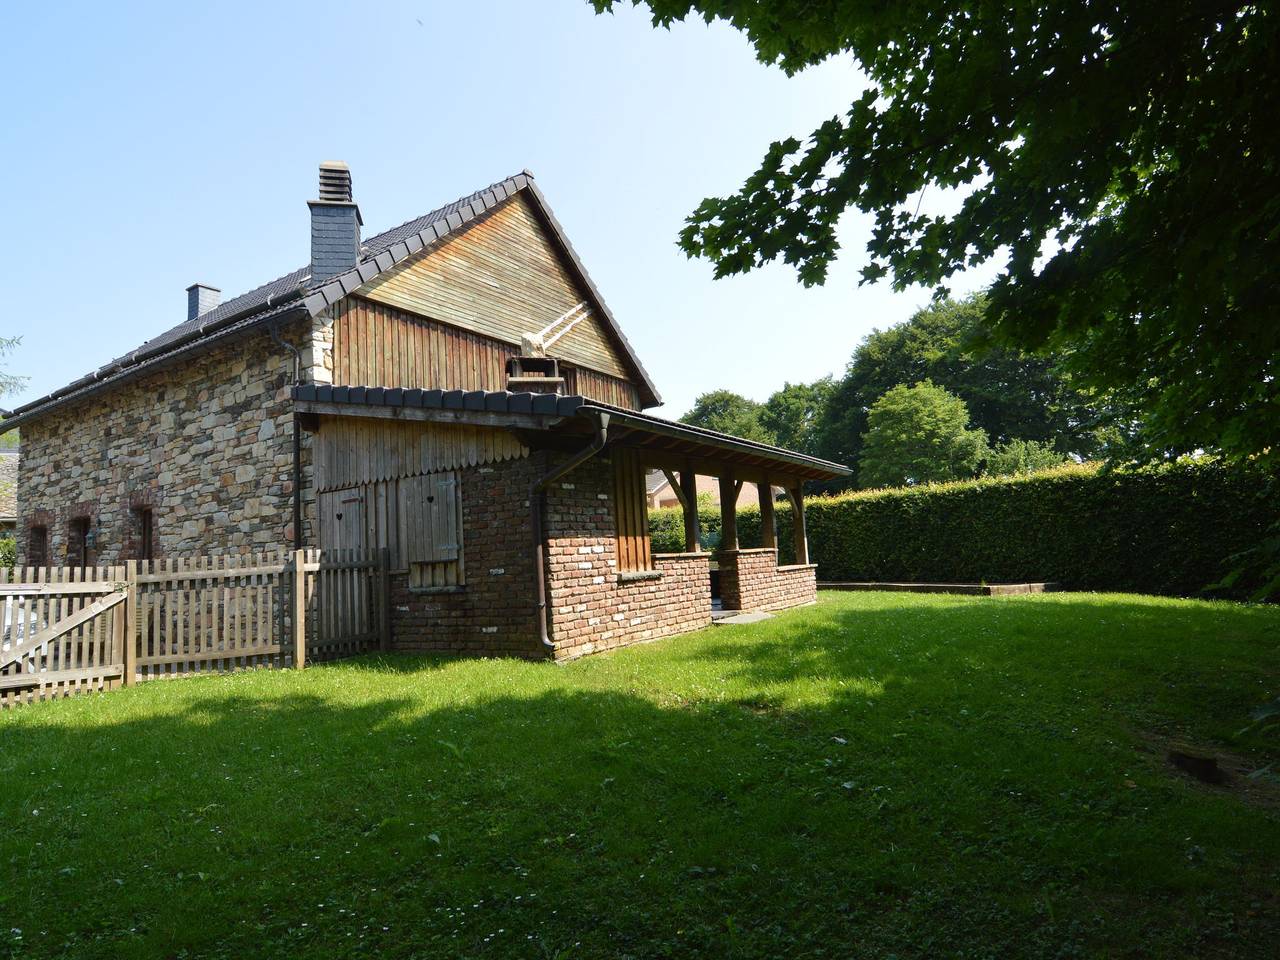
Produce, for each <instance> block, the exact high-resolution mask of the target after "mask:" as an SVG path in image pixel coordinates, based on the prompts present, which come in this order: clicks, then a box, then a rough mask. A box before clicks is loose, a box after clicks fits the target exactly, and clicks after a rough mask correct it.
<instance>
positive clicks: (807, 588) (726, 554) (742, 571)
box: [718, 547, 818, 610]
mask: <svg viewBox="0 0 1280 960" xmlns="http://www.w3.org/2000/svg"><path fill="white" fill-rule="evenodd" d="M718 557H719V561H720V600H721V603H722V604H723V605H724V608H725V609H726V610H781V609H783V608H785V607H796V606H799V605H800V604H804V603H812V602H813V601H814V600H815V599H816V598H817V591H818V567H817V564H813V563H808V564H798V565H795V566H789V567H780V566H778V551H777V550H776V549H775V548H773V547H759V548H756V549H754V550H723V551H721V552H720V553H719V554H718Z"/></svg>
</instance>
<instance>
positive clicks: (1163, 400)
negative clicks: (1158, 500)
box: [593, 0, 1280, 464]
mask: <svg viewBox="0 0 1280 960" xmlns="http://www.w3.org/2000/svg"><path fill="white" fill-rule="evenodd" d="M615 2H616V0H593V3H594V5H595V6H596V8H597V9H598V10H605V9H609V8H611V7H612V6H613V5H614V3H615ZM635 2H639V0H635ZM646 5H647V6H648V7H649V9H650V11H651V13H652V15H653V21H654V23H655V25H661V26H668V25H670V24H671V23H672V22H674V21H678V20H681V19H683V18H685V17H687V16H689V15H690V14H693V13H696V14H698V15H700V16H701V17H703V18H704V19H706V20H708V21H710V20H713V19H722V20H725V21H727V22H729V23H730V24H731V25H733V26H734V27H736V28H737V29H739V30H741V31H742V32H743V33H745V34H746V36H747V37H748V39H749V40H750V42H751V43H752V44H753V45H754V46H755V49H756V53H757V56H758V57H759V59H760V60H761V61H763V62H765V63H770V64H777V65H778V66H780V67H781V68H782V69H783V70H784V71H786V72H787V73H788V74H794V73H796V72H797V71H800V70H802V69H804V68H805V67H807V66H810V65H813V64H817V63H820V62H822V61H823V60H826V59H828V58H830V57H852V58H853V59H854V60H856V62H857V63H858V65H859V66H860V67H861V69H862V71H863V73H864V74H865V75H866V77H867V78H868V80H869V82H868V84H867V88H866V89H865V90H864V91H863V92H862V93H861V94H860V95H859V96H857V98H856V99H855V100H854V101H853V103H852V105H851V106H850V109H849V111H848V113H847V114H846V115H844V116H836V117H832V118H831V119H829V120H827V121H826V122H824V123H823V124H822V125H821V126H820V127H819V128H818V129H817V130H815V131H814V132H813V133H812V134H811V135H810V136H809V137H808V138H806V139H805V140H803V141H802V140H801V139H799V138H797V137H789V138H787V139H785V140H781V141H779V142H776V143H774V144H772V145H771V146H770V147H769V149H768V151H767V153H766V154H765V157H764V160H763V162H762V163H761V165H760V167H759V169H758V170H757V171H756V172H755V173H754V174H752V175H751V176H750V177H748V178H747V180H746V182H745V183H744V184H743V185H742V187H741V189H740V190H739V191H738V192H737V193H736V194H733V195H732V196H728V197H721V198H711V199H707V200H704V201H703V202H702V204H701V205H700V206H699V207H698V208H697V209H696V210H695V211H694V212H693V214H692V215H691V216H690V217H689V220H688V222H687V225H686V227H685V229H684V230H683V231H682V233H681V235H680V244H681V246H682V247H683V249H684V250H685V251H686V252H687V253H688V254H689V255H690V256H703V257H707V258H709V259H710V260H711V261H712V262H713V263H714V265H715V273H716V275H717V276H726V275H729V274H734V273H742V272H745V271H748V270H751V269H753V268H755V267H758V266H760V265H761V264H764V263H767V262H769V261H773V260H777V259H782V260H783V261H785V262H786V263H789V264H792V265H793V266H794V267H795V268H796V270H797V273H798V275H799V278H800V280H801V281H802V282H803V283H805V284H814V283H822V282H823V281H824V280H825V279H826V276H827V270H828V267H829V265H830V263H831V262H832V260H833V259H834V258H835V257H836V255H837V252H838V249H839V244H838V243H837V241H836V225H837V222H838V221H839V219H840V217H841V215H842V214H843V213H844V212H845V211H846V210H847V209H850V208H856V209H857V210H860V211H863V212H864V213H866V214H869V215H870V216H871V217H872V218H874V221H875V226H874V229H873V230H872V233H871V238H870V240H869V241H868V243H867V258H866V262H865V263H864V265H863V266H862V268H861V269H862V279H863V282H874V281H876V280H879V279H881V278H885V277H888V278H890V279H891V281H892V283H893V285H894V286H895V287H896V288H898V289H905V288H907V287H909V286H911V285H914V284H923V285H925V286H926V287H932V288H935V289H937V290H941V291H945V289H946V284H947V282H948V280H949V278H951V277H953V276H954V275H955V274H956V273H957V272H959V271H961V270H964V269H966V268H968V267H972V266H974V265H976V264H979V263H983V262H985V261H988V260H990V259H992V258H993V257H1006V256H1007V261H1006V265H1005V267H1004V269H1003V272H1002V273H1001V274H1000V276H999V277H998V279H997V280H996V282H995V284H994V286H993V288H992V290H991V302H990V311H989V319H990V321H991V324H992V334H993V340H994V341H996V342H1001V343H1005V344H1009V345H1012V346H1016V347H1018V348H1020V349H1024V350H1036V349H1041V348H1044V347H1068V346H1069V347H1070V353H1069V365H1070V369H1071V370H1072V371H1073V373H1074V374H1075V375H1076V376H1078V377H1079V378H1080V380H1081V382H1082V383H1083V384H1084V385H1086V386H1090V387H1096V388H1099V389H1109V390H1110V389H1114V390H1117V391H1120V392H1122V394H1123V397H1124V398H1125V399H1126V400H1127V401H1129V402H1132V403H1135V404H1137V405H1139V406H1140V407H1141V409H1142V410H1143V411H1144V413H1145V415H1146V416H1145V431H1144V436H1145V438H1146V440H1145V453H1146V454H1147V455H1148V456H1152V457H1154V456H1163V455H1170V454H1173V453H1177V452H1188V451H1192V450H1195V449H1198V448H1203V449H1206V450H1221V451H1223V452H1224V453H1225V454H1226V455H1227V456H1229V457H1232V458H1247V457H1256V458H1257V459H1259V460H1263V461H1267V462H1270V463H1272V464H1274V463H1276V462H1277V461H1280V442H1278V441H1280V437H1278V436H1277V433H1278V432H1280V431H1278V430H1277V426H1276V425H1277V423H1280V323H1277V322H1276V318H1275V311H1276V304H1277V302H1278V301H1280V190H1277V189H1276V183H1277V182H1278V181H1277V177H1278V176H1280V124H1277V123H1275V122H1274V111H1275V104H1276V103H1277V102H1280V58H1278V57H1277V56H1276V54H1275V51H1276V50H1277V49H1280V15H1277V11H1276V10H1275V8H1274V7H1273V5H1271V4H1262V3H1256V2H1252V0H1236V2H1231V0H1226V2H1222V3H1218V4H1208V3H1202V2H1197V0H1164V2H1152V0H1135V2H1128V3H1107V4H1102V3H1071V4H1055V3H1033V2H1025V0H1024V2H1017V0H1014V2H1010V3H990V4H963V5H956V4H940V3H932V2H924V0H902V2H899V3H884V4H868V3H856V2H852V0H813V2H809V3H803V4H800V3H793V2H788V0H696V2H695V0H647V3H646ZM941 191H956V192H957V193H958V195H959V196H960V197H961V198H962V199H961V200H960V202H959V203H958V205H956V207H955V209H954V212H952V213H946V214H940V213H933V212H931V211H930V210H929V209H928V208H925V209H923V210H922V206H923V204H922V199H923V198H924V197H925V196H926V195H933V196H936V195H937V194H938V193H939V192H941Z"/></svg>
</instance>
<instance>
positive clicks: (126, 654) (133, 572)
mask: <svg viewBox="0 0 1280 960" xmlns="http://www.w3.org/2000/svg"><path fill="white" fill-rule="evenodd" d="M124 580H125V588H124V591H125V596H124V629H123V630H122V631H121V637H120V643H121V650H120V654H121V659H120V663H121V664H122V665H123V670H124V674H123V676H122V677H121V678H120V682H121V683H122V684H124V686H126V687H128V686H132V684H133V683H134V681H135V679H136V674H137V672H138V561H137V560H127V561H125V565H124Z"/></svg>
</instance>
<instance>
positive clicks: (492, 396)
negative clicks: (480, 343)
mask: <svg viewBox="0 0 1280 960" xmlns="http://www.w3.org/2000/svg"><path fill="white" fill-rule="evenodd" d="M293 399H294V400H295V401H299V402H304V403H325V404H335V405H348V406H352V407H361V406H366V407H367V406H374V407H397V406H398V407H417V408H422V409H434V410H442V411H450V410H473V411H488V412H491V413H502V414H525V415H528V416H529V418H530V427H531V428H532V429H537V425H536V424H535V423H534V420H535V418H538V417H546V416H557V417H581V418H592V419H594V418H596V417H598V416H599V415H600V414H604V413H607V414H608V415H609V424H610V427H613V426H622V427H626V428H627V429H629V430H634V431H637V432H639V433H647V434H654V435H658V436H664V437H670V438H672V439H675V440H681V441H684V442H686V443H694V444H703V445H706V446H710V447H714V448H716V449H718V450H721V451H724V452H727V453H735V454H741V455H744V456H748V457H761V458H766V459H769V460H775V461H777V462H779V463H784V464H789V465H791V466H793V467H797V468H800V469H802V470H805V471H808V472H810V473H814V474H820V475H822V476H824V477H827V478H830V479H834V478H836V477H846V476H848V475H849V474H850V473H851V472H852V471H851V470H850V469H849V468H848V467H846V466H844V465H843V464H839V463H832V462H831V461H830V460H820V459H819V458H817V457H810V456H807V455H806V454H803V453H797V452H796V451H794V450H786V449H783V448H782V447H774V446H770V445H769V444H767V443H756V442H755V441H754V440H744V439H743V438H742V437H734V436H731V435H730V434H727V433H720V432H718V431H716V430H707V429H705V428H703V427H692V426H689V425H688V424H685V423H675V422H674V421H671V420H664V419H662V418H661V417H653V416H650V415H648V414H645V413H637V412H636V411H634V410H624V409H623V408H621V407H615V406H613V405H612V404H608V403H600V402H599V401H596V400H589V399H587V398H586V397H580V396H569V397H561V396H556V395H554V394H546V393H510V392H508V391H505V390H491V391H490V390H466V391H464V390H407V389H401V388H399V387H394V388H392V387H341V386H339V387H334V386H322V385H314V384H305V385H302V386H297V387H294V388H293Z"/></svg>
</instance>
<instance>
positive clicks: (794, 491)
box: [787, 484, 809, 563]
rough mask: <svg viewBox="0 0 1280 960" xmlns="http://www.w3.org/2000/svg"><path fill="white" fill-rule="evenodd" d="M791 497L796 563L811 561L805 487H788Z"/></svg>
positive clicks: (792, 533) (788, 494)
mask: <svg viewBox="0 0 1280 960" xmlns="http://www.w3.org/2000/svg"><path fill="white" fill-rule="evenodd" d="M787 496H788V497H790V498H791V535H792V537H793V538H794V540H795V545H796V563H808V562H809V535H808V533H807V532H806V531H805V525H804V488H803V487H801V486H800V485H799V484H796V485H795V486H794V487H788V488H787Z"/></svg>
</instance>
